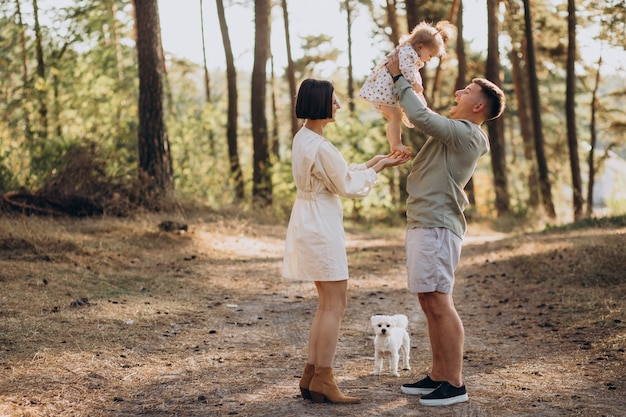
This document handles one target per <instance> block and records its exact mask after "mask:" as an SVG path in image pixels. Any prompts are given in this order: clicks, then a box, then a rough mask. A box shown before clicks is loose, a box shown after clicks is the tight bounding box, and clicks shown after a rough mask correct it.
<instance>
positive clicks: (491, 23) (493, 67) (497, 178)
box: [485, 0, 509, 216]
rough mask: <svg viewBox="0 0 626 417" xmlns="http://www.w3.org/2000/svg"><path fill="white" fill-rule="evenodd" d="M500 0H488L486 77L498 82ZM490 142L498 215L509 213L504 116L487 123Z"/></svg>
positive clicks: (500, 83) (499, 84)
mask: <svg viewBox="0 0 626 417" xmlns="http://www.w3.org/2000/svg"><path fill="white" fill-rule="evenodd" d="M499 4H500V1H499V0H487V65H486V68H485V77H486V78H487V79H488V80H490V81H491V82H493V83H494V84H496V85H497V86H501V85H502V81H501V80H500V52H499V45H498V36H499V35H500V21H499V19H498V6H499ZM487 129H488V130H489V142H490V144H491V152H490V155H491V169H492V171H493V181H494V185H495V192H496V211H497V212H498V216H506V215H508V214H509V192H508V188H507V170H506V150H505V146H504V118H503V117H500V118H498V119H496V120H494V121H491V122H489V123H488V124H487Z"/></svg>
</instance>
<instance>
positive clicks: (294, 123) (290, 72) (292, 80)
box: [282, 0, 299, 136]
mask: <svg viewBox="0 0 626 417" xmlns="http://www.w3.org/2000/svg"><path fill="white" fill-rule="evenodd" d="M282 8H283V24H284V26H285V43H286V49H287V73H286V76H287V82H288V84H289V98H290V99H291V108H290V111H289V114H290V115H291V135H292V136H295V135H296V133H297V132H298V127H299V126H298V118H297V117H296V112H295V108H296V94H297V92H296V72H295V69H294V66H293V57H292V56H291V35H290V33H289V12H288V11H287V0H282Z"/></svg>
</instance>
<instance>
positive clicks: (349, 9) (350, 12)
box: [343, 0, 356, 113]
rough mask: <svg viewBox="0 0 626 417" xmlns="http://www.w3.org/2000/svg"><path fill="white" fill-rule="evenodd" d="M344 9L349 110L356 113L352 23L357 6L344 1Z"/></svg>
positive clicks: (349, 1)
mask: <svg viewBox="0 0 626 417" xmlns="http://www.w3.org/2000/svg"><path fill="white" fill-rule="evenodd" d="M343 9H344V10H345V11H346V30H347V33H348V108H349V109H350V113H354V109H355V106H354V74H353V70H352V22H353V21H354V13H355V10H356V5H355V4H354V2H353V1H352V0H344V3H343Z"/></svg>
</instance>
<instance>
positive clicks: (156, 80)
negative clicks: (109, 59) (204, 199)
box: [133, 0, 174, 205]
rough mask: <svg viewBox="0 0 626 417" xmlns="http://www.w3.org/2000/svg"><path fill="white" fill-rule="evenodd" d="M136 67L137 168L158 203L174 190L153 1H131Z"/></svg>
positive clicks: (155, 5) (159, 31)
mask: <svg viewBox="0 0 626 417" xmlns="http://www.w3.org/2000/svg"><path fill="white" fill-rule="evenodd" d="M133 3H134V5H135V22H136V25H137V55H138V67H139V142H138V145H139V169H140V170H141V172H142V173H143V174H144V175H146V176H147V178H148V179H149V180H150V181H151V182H152V184H151V185H152V186H154V192H155V195H154V197H156V198H157V199H158V201H156V202H155V203H157V204H159V205H162V204H163V203H164V202H165V199H167V198H169V197H171V193H172V192H173V190H174V183H173V180H172V176H173V173H172V158H171V154H170V146H169V140H168V136H167V129H166V127H165V121H164V112H163V79H164V72H165V71H164V67H163V48H162V46H161V27H160V22H159V8H158V4H157V0H134V2H133Z"/></svg>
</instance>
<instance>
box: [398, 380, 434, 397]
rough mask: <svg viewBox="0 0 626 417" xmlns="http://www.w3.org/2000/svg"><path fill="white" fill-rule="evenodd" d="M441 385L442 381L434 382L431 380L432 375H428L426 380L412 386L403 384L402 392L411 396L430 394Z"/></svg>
mask: <svg viewBox="0 0 626 417" xmlns="http://www.w3.org/2000/svg"><path fill="white" fill-rule="evenodd" d="M441 384H442V381H433V380H432V379H430V375H426V377H425V378H423V379H420V380H419V381H417V382H414V383H412V384H402V386H401V387H400V391H402V392H403V393H405V394H409V395H420V394H430V393H431V392H433V391H434V390H436V389H437V388H438V387H439V385H441Z"/></svg>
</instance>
